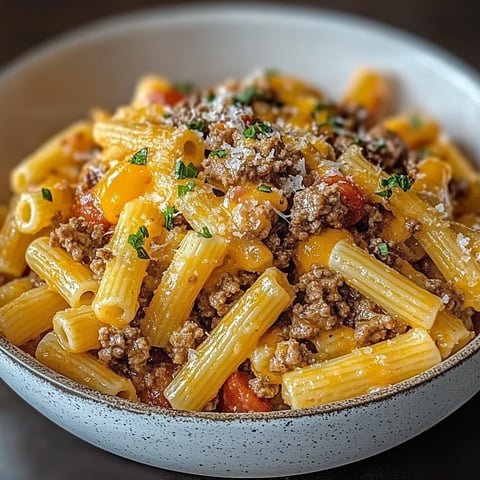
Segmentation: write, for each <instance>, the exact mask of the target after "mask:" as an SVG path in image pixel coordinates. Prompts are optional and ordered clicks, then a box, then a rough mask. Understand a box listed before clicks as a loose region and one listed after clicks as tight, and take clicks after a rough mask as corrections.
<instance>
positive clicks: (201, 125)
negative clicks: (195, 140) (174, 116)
mask: <svg viewBox="0 0 480 480" xmlns="http://www.w3.org/2000/svg"><path fill="white" fill-rule="evenodd" d="M186 125H187V128H188V129H189V130H197V131H199V132H203V131H204V130H205V122H204V121H203V120H192V121H191V122H187V123H186Z"/></svg>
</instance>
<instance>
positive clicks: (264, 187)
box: [258, 183, 272, 193]
mask: <svg viewBox="0 0 480 480" xmlns="http://www.w3.org/2000/svg"><path fill="white" fill-rule="evenodd" d="M258 190H259V191H260V192H266V193H270V192H271V191H272V189H271V187H269V186H268V185H264V184H263V183H262V184H261V185H259V186H258Z"/></svg>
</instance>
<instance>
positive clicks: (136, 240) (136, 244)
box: [127, 225, 150, 260]
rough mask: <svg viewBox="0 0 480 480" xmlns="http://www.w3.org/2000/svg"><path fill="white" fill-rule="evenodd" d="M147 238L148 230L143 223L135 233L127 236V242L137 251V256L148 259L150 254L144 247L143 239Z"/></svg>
mask: <svg viewBox="0 0 480 480" xmlns="http://www.w3.org/2000/svg"><path fill="white" fill-rule="evenodd" d="M146 238H148V230H147V227H146V226H145V225H142V226H140V227H139V228H138V230H137V233H131V234H130V235H129V236H128V240H127V241H128V243H129V244H130V245H131V246H132V247H133V248H134V249H135V250H136V251H137V255H138V258H141V259H142V260H148V259H149V258H150V256H149V255H148V253H147V251H146V250H145V248H144V246H143V245H144V243H145V239H146Z"/></svg>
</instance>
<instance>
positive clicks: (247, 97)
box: [233, 85, 262, 105]
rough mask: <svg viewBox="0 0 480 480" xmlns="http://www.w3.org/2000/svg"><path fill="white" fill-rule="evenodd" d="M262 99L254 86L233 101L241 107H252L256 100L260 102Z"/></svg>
mask: <svg viewBox="0 0 480 480" xmlns="http://www.w3.org/2000/svg"><path fill="white" fill-rule="evenodd" d="M261 98H262V95H260V94H259V93H258V92H257V87H256V86H255V85H252V86H251V87H247V88H246V89H245V90H243V91H242V92H240V93H237V95H235V96H234V97H233V101H234V102H235V103H239V104H240V105H251V104H252V102H253V101H254V100H260V99H261Z"/></svg>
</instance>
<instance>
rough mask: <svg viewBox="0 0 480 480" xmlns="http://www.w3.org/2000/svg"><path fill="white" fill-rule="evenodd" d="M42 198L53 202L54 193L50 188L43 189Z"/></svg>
mask: <svg viewBox="0 0 480 480" xmlns="http://www.w3.org/2000/svg"><path fill="white" fill-rule="evenodd" d="M42 198H43V199H44V200H46V201H47V202H53V196H52V191H51V190H49V189H48V188H42Z"/></svg>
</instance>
